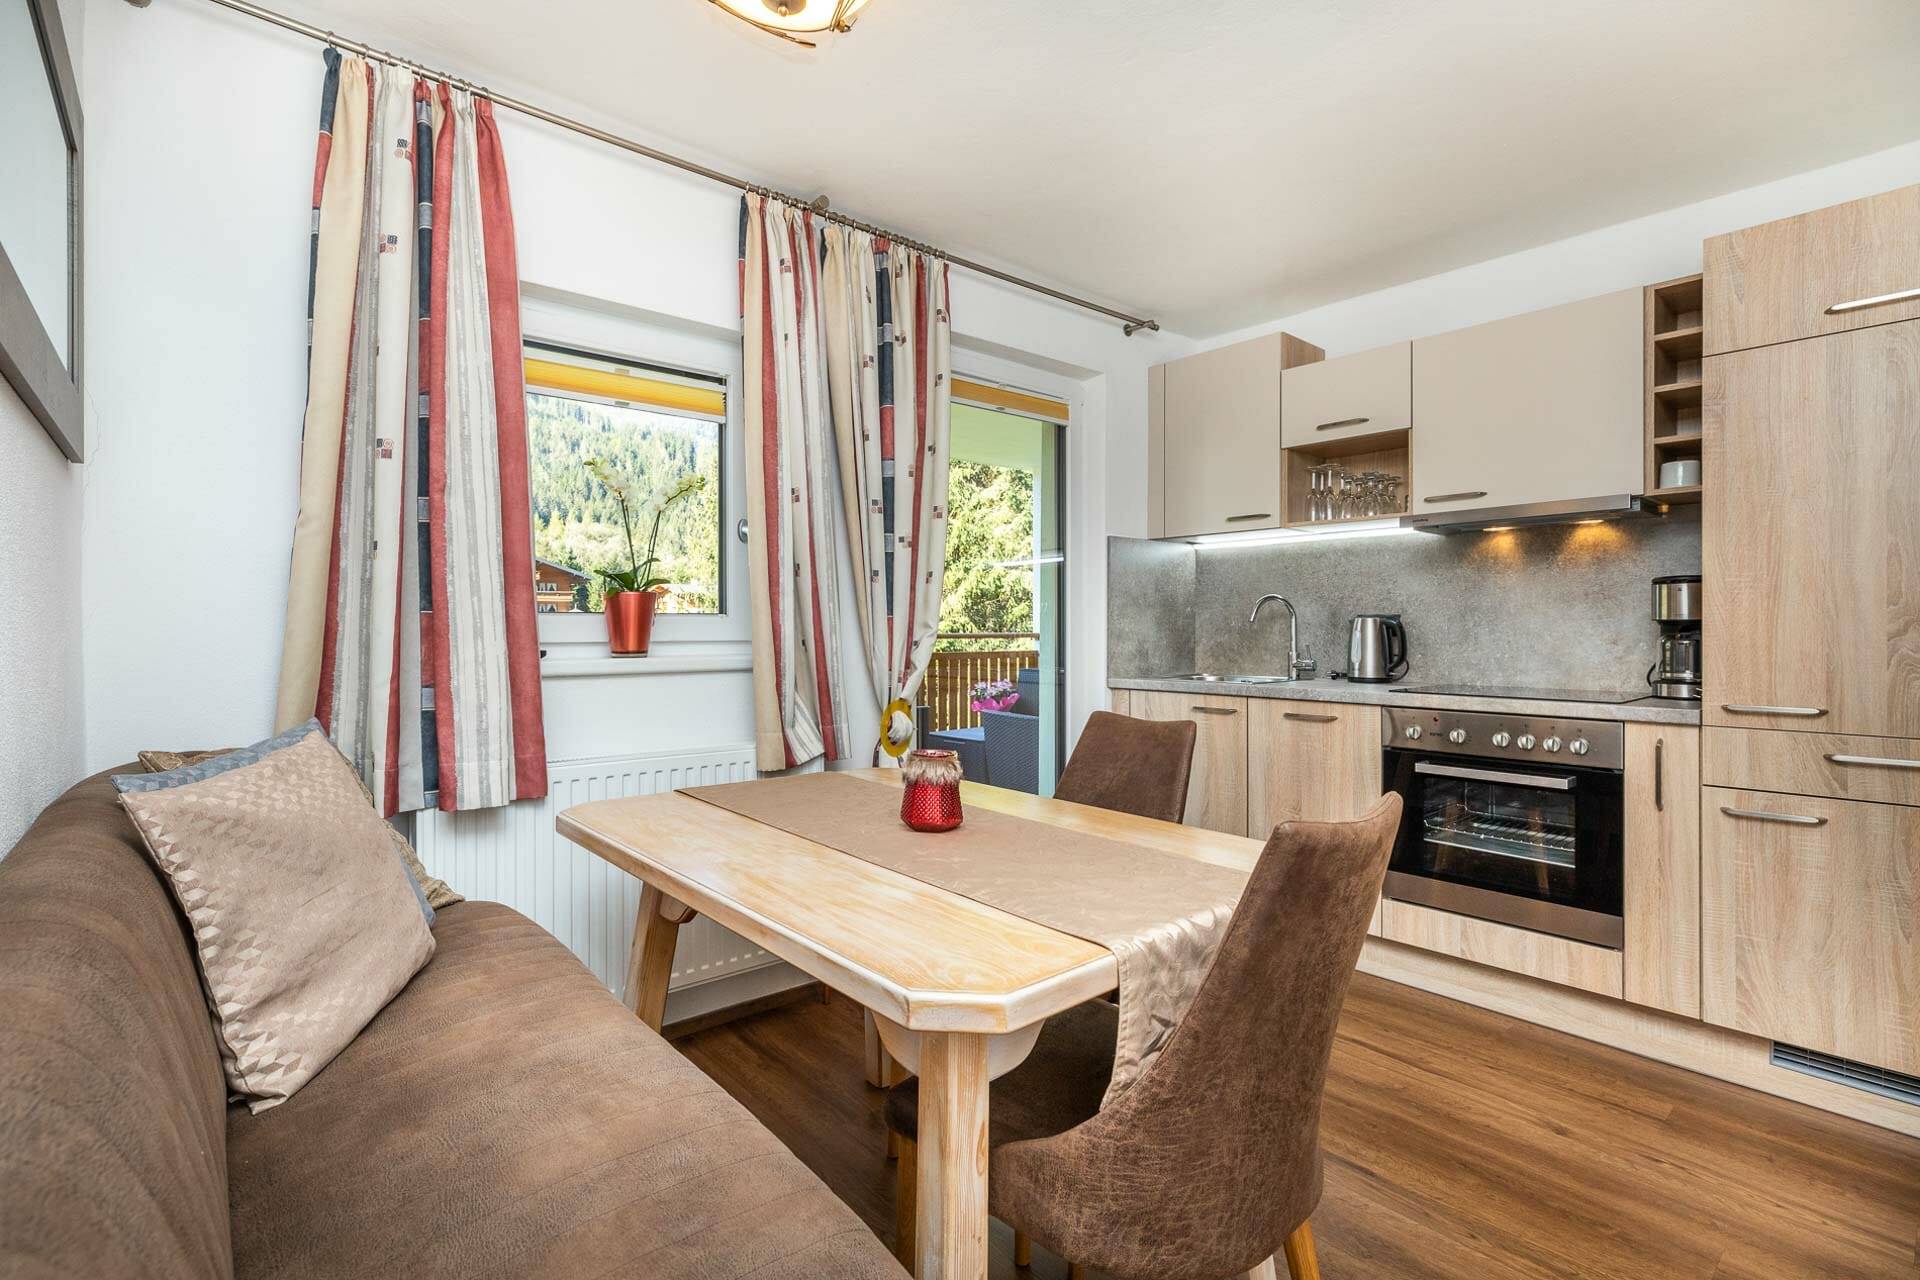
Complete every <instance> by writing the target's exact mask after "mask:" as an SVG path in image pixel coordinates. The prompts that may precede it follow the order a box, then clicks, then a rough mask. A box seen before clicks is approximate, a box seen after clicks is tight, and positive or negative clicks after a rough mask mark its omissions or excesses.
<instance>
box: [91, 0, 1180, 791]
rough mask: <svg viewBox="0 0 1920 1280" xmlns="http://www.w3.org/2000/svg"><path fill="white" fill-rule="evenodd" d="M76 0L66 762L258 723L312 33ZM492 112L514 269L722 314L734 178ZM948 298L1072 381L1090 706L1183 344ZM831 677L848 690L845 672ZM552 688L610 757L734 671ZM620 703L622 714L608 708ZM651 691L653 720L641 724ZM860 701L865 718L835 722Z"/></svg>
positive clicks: (707, 316)
mask: <svg viewBox="0 0 1920 1280" xmlns="http://www.w3.org/2000/svg"><path fill="white" fill-rule="evenodd" d="M87 4H88V15H87V16H88V22H89V29H88V41H87V48H86V59H87V62H88V64H89V66H90V67H91V68H92V70H93V73H92V74H91V75H89V76H88V77H87V78H88V80H89V81H90V82H91V83H92V85H93V86H94V89H93V91H92V92H91V93H90V94H89V95H88V98H87V103H86V109H87V113H88V114H87V123H88V129H89V145H90V155H89V164H88V174H87V182H88V234H89V236H90V238H91V243H90V245H89V255H90V260H89V263H88V292H87V321H88V339H89V342H90V344H91V350H90V354H89V361H90V365H91V367H90V370H89V373H90V376H91V380H92V382H93V390H92V395H93V399H94V402H95V405H96V416H95V420H94V428H93V429H94V433H95V435H94V438H95V440H96V441H98V442H99V444H98V450H97V460H96V461H95V462H94V463H93V464H92V466H91V468H90V470H92V471H93V472H94V475H93V476H92V478H91V480H90V482H89V496H88V503H87V521H86V537H85V544H84V548H85V555H86V556H87V558H88V563H89V564H90V565H94V566H107V565H111V566H113V568H112V570H111V571H110V572H105V571H94V572H91V573H90V574H89V575H88V577H87V581H86V584H85V588H84V601H85V606H86V609H87V611H88V618H89V625H88V627H87V632H86V639H85V659H86V664H87V670H88V672H89V673H90V677H89V691H88V696H87V705H86V722H87V737H86V755H87V757H88V759H89V760H90V761H92V762H94V763H96V764H98V763H103V762H108V761H116V760H121V759H124V758H126V757H127V756H128V755H129V754H130V753H132V752H134V751H137V750H140V749H143V748H149V747H167V748H173V747H192V746H206V745H218V744H224V743H230V742H239V741H247V740H251V739H253V738H257V737H259V736H262V735H263V734H264V733H265V732H266V731H267V730H268V728H269V727H270V726H269V724H268V721H269V719H270V717H271V709H272V703H273V686H274V682H275V680H276V678H277V674H278V663H279V653H280V626H281V620H282V611H283V609H284V607H285V598H286V585H285V584H286V564H287V555H288V548H289V540H290V537H291V529H292V525H293V517H294V506H295V483H296V477H297V471H298V455H299V426H300V417H301V406H302V403H303V400H304V386H305V377H306V374H305V306H306V287H307V225H308V203H309V194H310V189H311V181H312V169H313V149H314V133H315V126H316V122H317V119H318V110H319V107H318V101H319V88H320V75H321V62H320V51H319V48H318V46H317V45H315V44H313V43H311V42H309V41H306V40H302V39H299V38H297V37H293V36H289V35H287V34H285V33H282V32H278V31H275V30H272V29H270V28H267V27H264V26H262V25H260V24H257V23H253V22H250V21H247V20H245V19H241V18H238V17H236V16H234V15H231V14H228V13H226V12H223V11H220V10H217V9H215V8H214V7H212V6H207V5H197V4H182V5H164V6H154V7H152V8H149V9H134V8H131V7H130V6H128V5H127V4H125V3H124V0H87ZM375 34H377V33H375ZM182 67H192V68H195V69H196V73H195V74H193V75H190V76H183V75H182V74H181V68H182ZM501 116H502V119H501V124H502V132H503V135H504V138H505V145H506V152H507V163H508V171H509V174H510V180H511V183H512V187H513V195H514V213H515V220H516V225H517V231H518V238H519V248H520V263H521V274H522V277H523V279H524V280H525V281H526V282H527V283H529V284H533V285H539V286H544V287H547V288H552V289H558V290H563V291H566V292H569V293H574V294H579V295H584V296H586V297H590V298H598V299H605V300H609V301H611V302H614V303H617V304H619V305H621V306H624V307H627V308H631V309H633V310H635V311H639V312H644V313H647V314H649V315H652V316H656V317H662V318H666V319H669V320H673V321H679V322H692V323H694V324H699V325H704V326H709V327H725V328H728V329H737V327H738V299H737V289H738V284H737V279H736V275H735V255H736V245H735V238H736V234H737V233H736V218H737V202H738V195H737V193H735V192H734V191H732V190H730V189H727V188H723V187H719V186H716V185H714V184H711V183H708V182H705V181H703V180H701V179H698V178H694V177H691V176H689V175H684V174H681V173H678V172H677V171H674V170H669V169H665V168H662V167H660V166H658V165H654V164H652V163H649V162H647V161H644V160H641V159H639V158H637V157H633V156H629V155H626V154H624V153H621V152H617V151H614V150H612V149H609V148H607V147H605V146H602V145H600V144H596V143H593V142H590V141H588V140H586V139H583V138H579V137H577V136H574V135H571V134H566V133H562V132H560V131H558V130H554V129H551V128H549V127H547V126H544V125H540V124H537V123H534V122H531V121H527V120H523V119H521V118H519V117H517V116H514V115H513V114H512V113H511V112H502V113H501ZM749 176H751V175H749ZM953 313H954V329H955V335H956V345H957V346H958V347H960V348H961V349H962V351H963V352H966V353H968V354H967V355H966V356H965V357H964V359H967V360H978V361H983V362H984V361H986V360H987V359H988V358H989V357H1013V358H1016V359H1020V360H1024V361H1026V362H1028V363H1031V364H1034V365H1036V366H1037V367H1038V368H1039V369H1040V371H1041V372H1042V374H1043V375H1045V376H1050V377H1054V378H1061V379H1066V380H1068V381H1070V382H1071V383H1072V384H1073V386H1074V387H1075V388H1076V389H1077V392H1078V394H1077V396H1076V398H1077V400H1078V401H1079V408H1080V415H1079V418H1078V419H1077V421H1076V423H1075V427H1074V457H1073V458H1072V460H1071V462H1070V466H1071V467H1072V471H1071V472H1070V475H1069V485H1070V486H1071V491H1072V498H1071V502H1072V505H1073V508H1074V510H1073V512H1072V514H1071V524H1072V528H1071V529H1070V531H1069V544H1068V550H1069V554H1070V556H1071V557H1073V558H1074V559H1075V560H1076V561H1077V564H1076V566H1075V568H1076V571H1075V572H1074V573H1072V574H1071V575H1070V583H1071V586H1070V597H1069V608H1070V610H1071V616H1072V619H1073V621H1072V624H1071V625H1072V632H1071V635H1070V640H1069V644H1070V653H1071V656H1070V659H1069V664H1070V668H1071V671H1072V675H1071V687H1070V690H1069V697H1070V700H1071V706H1072V709H1073V716H1074V719H1075V721H1076V722H1077V720H1078V719H1079V718H1082V717H1084V716H1085V714H1086V713H1087V712H1088V711H1089V710H1091V709H1092V708H1094V707H1096V706H1099V705H1103V703H1104V688H1103V684H1104V677H1103V674H1102V673H1104V671H1105V669H1106V655H1105V617H1106V602H1105V582H1106V574H1105V565H1104V555H1105V541H1104V539H1105V534H1106V532H1107V529H1108V525H1109V519H1110V513H1113V512H1124V513H1127V514H1126V518H1125V519H1123V520H1121V521H1120V524H1121V527H1123V528H1126V527H1133V526H1137V525H1140V522H1141V521H1142V520H1143V516H1141V515H1140V508H1141V506H1142V501H1143V498H1144V495H1145V491H1146V489H1145V486H1146V478H1145V475H1144V474H1143V473H1142V472H1141V470H1140V467H1139V465H1138V462H1137V459H1139V458H1140V457H1142V456H1144V452H1145V439H1146V423H1145V404H1146V373H1145V371H1146V367H1147V365H1148V364H1149V363H1152V362H1155V361H1158V360H1164V359H1166V358H1168V356H1169V355H1170V354H1178V353H1179V352H1180V351H1181V350H1183V349H1184V344H1182V343H1180V342H1179V340H1177V339H1171V338H1166V337H1156V336H1155V335H1151V334H1143V335H1141V336H1139V337H1136V338H1133V339H1128V338H1125V337H1123V336H1122V335H1121V332H1120V328H1119V326H1118V325H1117V324H1114V323H1112V322H1108V321H1103V320H1096V319H1094V318H1091V317H1089V316H1087V315H1085V314H1084V313H1081V312H1078V311H1075V310H1073V309H1070V308H1065V307H1061V306H1058V305H1056V304H1052V303H1047V302H1044V301H1042V300H1041V299H1039V298H1037V297H1035V296H1034V295H1030V294H1027V293H1025V292H1022V291H1019V290H1013V289H1009V288H1006V287H1004V286H1000V285H997V284H994V283H991V282H987V281H982V280H979V279H976V278H973V277H970V276H967V275H965V273H963V272H959V271H956V272H955V273H954V299H953ZM975 353H978V354H975ZM1142 527H1143V526H1142ZM847 616H848V618H849V619H851V617H852V614H851V613H849V614H848V615H847ZM847 679H848V683H849V685H850V686H854V687H858V686H859V685H860V684H862V683H864V682H863V681H861V680H860V673H859V671H858V669H857V667H855V666H853V665H851V664H850V665H849V668H848V670H847ZM560 683H561V682H558V681H556V682H553V683H551V684H550V685H549V705H548V722H549V723H548V733H549V738H550V741H552V742H553V743H554V744H555V745H554V751H555V753H556V754H560V753H561V752H562V751H565V752H567V753H569V754H571V753H573V752H576V751H585V752H594V751H598V750H600V749H602V748H603V747H604V746H606V745H607V744H608V743H609V742H610V740H611V739H613V738H615V737H618V738H619V739H620V741H621V743H622V747H621V749H625V750H665V749H672V748H674V747H676V746H680V745H692V740H694V739H700V738H710V737H711V736H712V735H713V734H714V733H715V732H716V731H717V730H718V728H724V729H725V730H726V731H729V732H731V731H733V730H734V729H735V728H737V727H738V726H740V725H743V724H748V723H750V714H749V713H748V710H747V708H748V704H747V702H746V677H745V676H744V674H742V673H739V672H737V671H736V672H732V673H725V672H722V673H712V674H709V675H706V676H703V677H701V678H700V679H699V680H695V681H679V680H678V678H677V677H675V678H674V680H673V683H674V684H675V686H676V687H675V688H674V690H673V691H672V693H671V694H669V693H667V692H666V691H665V685H666V684H667V683H668V681H665V680H651V679H642V680H631V679H623V678H621V677H607V678H605V679H604V680H601V679H581V680H573V681H568V682H565V683H566V687H565V688H564V689H562V688H559V687H557V686H559V685H560ZM599 686H605V687H599ZM609 699H613V700H614V701H613V702H612V703H610V702H609V701H608V700H609ZM628 701H630V702H631V703H632V705H633V707H634V709H635V710H636V712H641V711H644V713H645V714H643V715H642V714H636V715H633V716H624V717H623V716H621V715H618V714H608V710H609V707H610V706H618V705H619V704H621V703H624V702H628ZM575 707H581V708H587V709H597V710H598V711H599V712H600V713H601V714H599V715H598V716H595V717H594V719H593V723H594V724H597V725H601V726H603V727H602V728H597V729H586V728H584V727H583V726H584V722H583V721H580V720H576V719H573V718H572V716H573V712H572V711H571V710H570V708H575ZM667 707H671V708H672V709H673V711H674V712H675V713H676V714H673V715H671V717H670V718H669V717H663V716H662V714H661V712H662V711H663V710H664V709H666V708H667ZM682 711H684V712H685V714H684V716H682V715H681V714H677V713H679V712H682ZM582 714H585V712H584V711H583V712H582ZM855 714H856V715H857V716H858V715H860V714H861V713H858V712H856V713H855ZM875 718H877V717H876V716H875V715H874V714H873V713H871V712H868V713H865V715H864V716H862V718H861V719H855V720H854V721H853V724H854V728H855V730H856V731H857V732H864V731H865V729H866V727H867V726H866V724H865V723H863V720H872V719H875ZM615 726H619V727H618V728H616V727H615ZM737 740H738V739H736V741H737Z"/></svg>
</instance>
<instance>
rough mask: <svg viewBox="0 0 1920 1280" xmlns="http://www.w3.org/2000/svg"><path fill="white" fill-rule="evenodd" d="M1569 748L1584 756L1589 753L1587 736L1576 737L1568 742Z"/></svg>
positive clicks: (1574, 752)
mask: <svg viewBox="0 0 1920 1280" xmlns="http://www.w3.org/2000/svg"><path fill="white" fill-rule="evenodd" d="M1567 750H1569V751H1571V752H1573V754H1575V755H1577V756H1583V755H1585V754H1587V740H1586V739H1585V738H1575V739H1574V740H1573V741H1572V742H1569V743H1568V744H1567Z"/></svg>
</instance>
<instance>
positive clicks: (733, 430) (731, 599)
mask: <svg viewBox="0 0 1920 1280" xmlns="http://www.w3.org/2000/svg"><path fill="white" fill-rule="evenodd" d="M520 327H521V351H522V353H523V358H524V353H525V352H526V350H527V348H528V346H529V345H541V346H549V347H560V348H566V349H569V350H572V351H575V352H578V353H580V354H582V355H588V356H592V357H595V358H600V359H606V360H610V361H615V362H618V363H622V364H631V365H634V366H636V367H639V366H645V367H648V368H653V369H659V370H663V371H665V372H668V373H681V374H684V375H686V376H689V377H694V378H700V379H706V380H711V381H716V382H718V383H719V385H720V387H721V390H722V391H723V393H724V394H725V396H726V406H727V408H726V415H725V418H724V420H723V421H721V422H720V423H719V424H718V425H719V428H720V503H719V506H720V528H719V538H720V557H719V560H720V611H719V612H718V613H702V614H673V613H662V614H659V615H657V616H656V618H655V620H654V627H653V644H652V646H651V652H652V654H654V655H661V654H662V651H663V650H664V651H665V653H666V654H668V655H672V654H684V655H686V656H689V657H691V656H695V655H700V654H703V653H707V652H711V651H715V650H721V649H726V650H732V649H735V648H737V647H738V646H739V645H741V644H744V643H748V642H750V641H751V640H752V632H751V630H750V621H749V618H748V613H747V609H748V603H747V599H746V595H745V583H746V573H747V558H746V551H747V549H746V546H745V544H744V543H743V542H742V541H741V539H740V538H739V537H737V536H734V534H733V531H734V530H735V529H736V528H737V527H738V524H739V521H740V520H741V518H742V517H743V516H744V515H745V514H746V513H745V509H744V497H745V484H746V455H745V453H744V451H743V444H742V435H743V432H742V430H741V423H740V405H739V397H738V395H737V394H736V392H737V391H738V389H739V387H740V385H741V369H740V359H741V355H740V339H739V335H738V334H737V333H727V332H725V331H722V330H716V329H713V328H712V327H710V326H707V325H700V324H695V323H691V322H676V321H673V320H670V319H668V318H666V317H661V316H656V315H653V314H650V313H645V312H640V311H636V310H633V309H631V308H627V307H622V306H619V305H617V304H613V303H606V302H599V301H595V300H592V299H586V298H580V297H577V296H574V295H570V294H563V293H560V292H558V291H549V290H544V289H538V290H537V289H535V288H533V287H531V286H526V285H523V286H522V289H521V306H520ZM701 420H702V421H704V420H705V419H701ZM535 618H536V621H537V627H538V633H539V638H540V645H541V648H542V649H543V650H544V651H545V656H546V658H547V660H548V661H552V660H554V659H556V658H557V659H562V660H582V659H584V660H593V659H598V658H609V657H610V654H609V651H608V648H607V626H606V621H605V615H604V614H598V613H539V614H536V615H535ZM619 661H623V662H633V663H634V664H635V670H636V673H639V672H640V671H641V670H642V669H643V668H644V666H645V665H646V664H645V660H644V659H638V660H636V659H620V660H619Z"/></svg>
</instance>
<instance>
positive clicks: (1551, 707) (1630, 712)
mask: <svg viewBox="0 0 1920 1280" xmlns="http://www.w3.org/2000/svg"><path fill="white" fill-rule="evenodd" d="M1107 687H1108V688H1109V689H1142V690H1146V691H1148V692H1151V693H1192V694H1212V695H1213V696H1215V697H1220V698H1281V699H1288V700H1292V701H1297V702H1358V703H1371V704H1373V705H1375V706H1383V707H1430V708H1433V709H1435V710H1439V711H1489V712H1493V713H1495V714H1500V713H1505V714H1507V715H1515V716H1561V717H1566V718H1577V719H1584V720H1622V721H1634V722H1636V723H1641V724H1694V725H1697V724H1699V723H1700V704H1699V703H1698V702H1695V701H1692V700H1689V699H1683V698H1642V699H1640V700H1639V701H1638V702H1612V703H1609V702H1541V701H1535V700H1532V699H1528V698H1471V697H1460V696H1458V695H1448V694H1406V693H1397V692H1395V690H1397V689H1399V688H1400V687H1401V686H1400V685H1398V684H1354V683H1353V682H1352V681H1350V680H1329V679H1326V678H1324V677H1322V678H1319V679H1307V680H1293V681H1289V682H1287V683H1285V684H1236V683H1233V682H1231V681H1224V680H1223V681H1219V682H1217V683H1209V682H1206V681H1201V680H1169V679H1164V678H1162V679H1155V678H1151V677H1134V676H1110V677H1108V679H1107Z"/></svg>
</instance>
